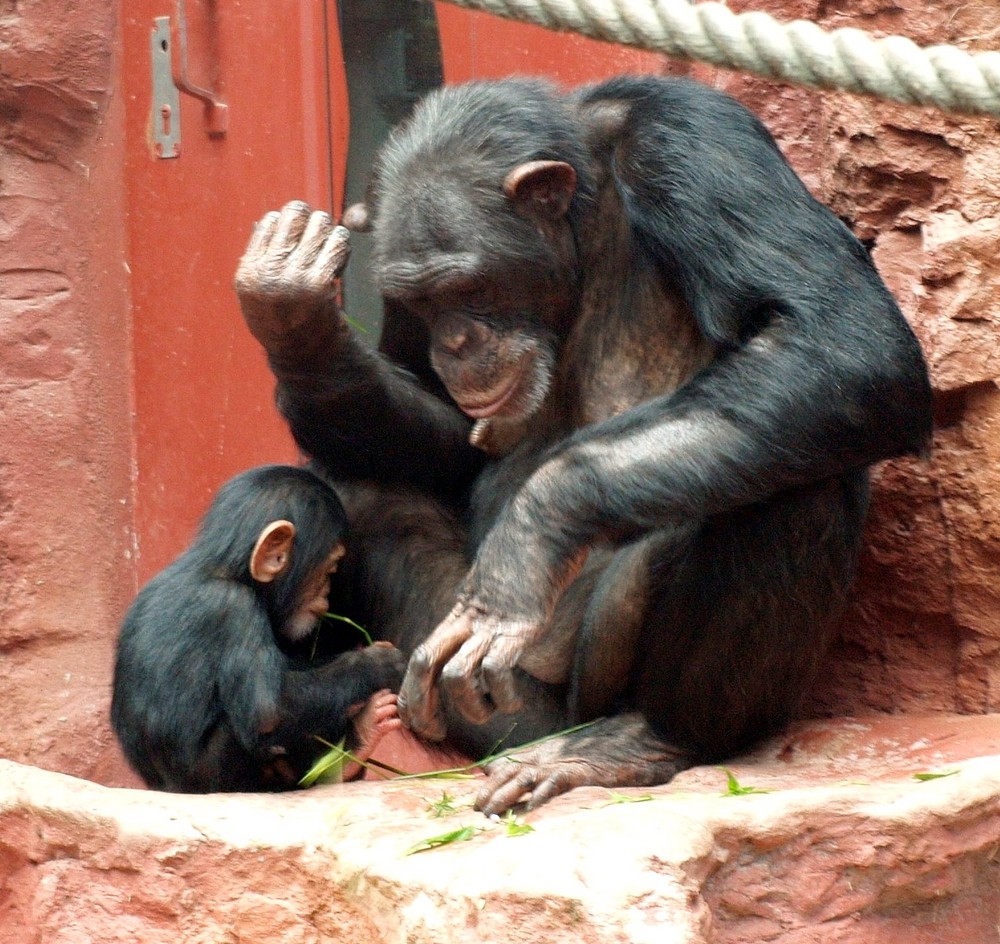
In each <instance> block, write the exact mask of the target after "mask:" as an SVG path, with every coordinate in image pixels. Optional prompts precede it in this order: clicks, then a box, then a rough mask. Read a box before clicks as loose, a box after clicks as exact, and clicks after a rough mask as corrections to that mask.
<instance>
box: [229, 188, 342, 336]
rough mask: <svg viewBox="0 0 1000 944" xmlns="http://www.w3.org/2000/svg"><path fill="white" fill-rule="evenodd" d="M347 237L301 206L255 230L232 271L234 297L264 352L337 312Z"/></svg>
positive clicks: (321, 214) (326, 216) (268, 218)
mask: <svg viewBox="0 0 1000 944" xmlns="http://www.w3.org/2000/svg"><path fill="white" fill-rule="evenodd" d="M348 235H349V234H348V231H347V230H346V229H345V228H344V227H343V226H335V225H334V223H333V219H332V218H331V216H330V214H329V213H327V212H325V211H323V210H310V208H309V207H308V206H307V205H306V204H305V203H303V202H301V201H299V200H295V201H293V202H291V203H288V204H286V205H285V206H284V207H283V208H282V209H281V210H280V211H272V212H270V213H268V214H266V215H265V216H264V217H262V218H261V219H260V221H259V222H258V223H257V224H256V226H255V227H254V231H253V234H252V235H251V237H250V241H249V243H248V244H247V248H246V251H245V252H244V253H243V258H242V259H240V264H239V267H238V268H237V270H236V293H237V295H238V296H239V300H240V307H241V308H242V309H243V317H244V318H245V319H246V323H247V326H248V327H249V328H250V331H251V332H252V333H253V335H254V337H255V338H257V340H258V341H260V343H261V344H263V345H264V347H265V349H266V350H268V351H269V352H273V351H275V350H276V349H278V348H280V347H281V346H282V344H283V343H287V342H288V341H289V340H292V339H294V338H295V337H296V336H297V335H298V334H299V333H300V329H302V328H303V327H309V328H312V327H313V326H314V322H315V321H316V320H317V318H318V317H329V312H330V311H331V310H333V311H336V308H335V302H336V297H337V284H336V280H337V278H338V276H339V275H340V274H341V272H343V269H344V266H345V265H346V263H347V257H348V255H349V254H350V246H349V245H348Z"/></svg>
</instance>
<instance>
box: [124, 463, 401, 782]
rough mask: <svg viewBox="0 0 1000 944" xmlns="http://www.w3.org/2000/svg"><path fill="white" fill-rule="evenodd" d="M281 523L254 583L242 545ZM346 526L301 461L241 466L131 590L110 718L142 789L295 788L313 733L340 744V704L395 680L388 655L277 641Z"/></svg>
mask: <svg viewBox="0 0 1000 944" xmlns="http://www.w3.org/2000/svg"><path fill="white" fill-rule="evenodd" d="M280 519H285V520H288V521H291V522H292V523H293V524H294V525H295V526H296V529H297V533H296V539H295V546H294V549H293V552H292V563H291V566H290V568H289V570H288V571H287V572H286V573H284V574H282V575H280V576H279V577H278V578H277V579H276V580H275V581H274V582H273V583H271V584H257V583H255V581H254V580H253V578H252V577H251V576H250V571H249V561H250V554H251V550H252V549H253V547H254V544H255V542H256V540H257V537H258V536H259V535H260V533H261V531H262V530H263V529H264V527H265V526H266V525H267V524H268V523H270V522H272V521H276V520H280ZM345 525H346V519H345V516H344V511H343V508H342V507H341V505H340V502H339V500H338V499H337V497H336V495H335V494H334V493H333V492H332V491H331V490H330V488H329V487H328V486H327V485H325V484H324V483H323V482H322V481H320V479H319V478H317V477H316V476H315V475H313V474H312V473H311V472H309V471H308V470H306V469H301V468H294V467H289V466H265V467H261V468H258V469H252V470H250V471H248V472H244V473H243V474H241V475H239V476H237V477H236V478H234V479H232V480H230V481H229V482H227V483H226V485H224V486H223V488H222V489H221V490H220V491H219V494H218V495H217V496H216V498H215V501H214V502H213V503H212V506H211V507H210V508H209V510H208V512H207V513H206V515H205V517H204V519H203V521H202V524H201V528H200V530H199V533H198V535H197V537H196V538H195V541H194V543H193V544H192V545H191V547H190V548H188V550H187V551H185V552H184V553H183V554H182V555H181V556H180V557H179V558H178V559H177V560H176V561H175V562H174V563H173V564H171V565H170V566H169V567H167V568H166V569H165V570H163V571H162V572H161V573H159V574H158V575H157V576H156V577H154V578H153V579H152V580H151V581H150V582H149V583H148V584H147V585H146V586H145V587H144V588H143V589H142V591H141V592H140V593H139V595H138V597H137V598H136V600H135V602H134V603H133V604H132V606H131V608H130V609H129V612H128V614H127V615H126V617H125V621H124V623H123V625H122V629H121V635H120V638H119V642H118V654H117V660H116V664H115V674H114V690H113V697H112V704H111V721H112V726H113V728H114V730H115V733H116V734H117V736H118V739H119V741H120V742H121V745H122V749H123V751H124V753H125V756H126V758H127V759H128V761H129V762H130V763H131V764H132V766H133V767H134V768H135V770H136V771H137V772H138V773H139V774H140V775H141V776H142V778H143V779H144V780H145V781H146V783H147V784H148V785H149V786H150V787H153V788H156V789H161V790H172V791H178V792H190V793H207V792H213V791H233V790H246V791H258V790H277V789H283V788H287V787H290V786H294V781H295V778H296V777H299V776H301V775H302V774H303V773H304V772H305V770H306V769H307V768H308V765H309V763H310V762H311V760H312V759H313V758H314V757H315V756H317V754H318V753H321V752H322V750H323V748H322V747H321V745H320V744H319V742H317V741H316V740H315V738H313V735H321V736H322V737H324V738H325V739H326V740H328V741H331V742H336V741H338V740H339V739H340V738H341V737H342V736H343V735H344V734H345V733H346V732H347V729H348V725H349V720H348V708H349V707H350V706H352V705H355V704H357V703H359V702H363V701H366V700H367V699H368V698H369V697H370V696H371V695H372V694H373V693H374V692H376V691H377V690H379V689H381V688H395V687H397V686H398V683H399V679H400V665H401V663H400V660H399V657H398V654H397V653H395V652H394V651H393V650H386V649H381V650H364V651H359V652H345V653H343V654H341V655H338V656H336V657H335V658H333V659H332V660H329V661H325V662H322V661H320V662H309V661H307V660H306V659H305V658H303V657H301V656H296V654H295V653H294V651H293V650H292V648H291V646H290V644H289V642H288V641H287V640H286V639H285V638H284V637H283V636H282V632H281V629H282V626H283V625H284V623H285V621H287V620H288V619H289V618H290V617H291V615H292V614H293V613H294V611H295V609H296V607H297V606H298V605H299V604H300V602H301V601H300V599H299V594H300V592H301V588H302V586H303V584H304V582H306V581H307V580H308V579H309V577H310V576H311V575H312V574H314V573H316V572H317V568H318V567H320V566H321V565H322V564H323V562H324V561H325V560H326V558H327V557H328V556H329V554H330V552H331V551H332V550H333V548H334V547H335V546H336V544H337V543H338V541H339V540H340V539H341V536H342V535H343V533H344V530H345ZM279 759H280V760H282V761H283V765H284V767H285V769H286V770H290V771H291V772H292V773H293V777H292V778H291V782H289V778H288V777H287V776H284V775H283V774H282V773H281V772H280V768H279V767H278V766H276V761H278V760H279Z"/></svg>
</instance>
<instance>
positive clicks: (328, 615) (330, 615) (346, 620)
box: [323, 613, 372, 646]
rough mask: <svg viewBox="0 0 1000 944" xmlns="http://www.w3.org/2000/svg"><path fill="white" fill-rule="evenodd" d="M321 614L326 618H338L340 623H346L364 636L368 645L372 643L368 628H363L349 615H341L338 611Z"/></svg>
mask: <svg viewBox="0 0 1000 944" xmlns="http://www.w3.org/2000/svg"><path fill="white" fill-rule="evenodd" d="M323 616H324V617H325V618H326V619H332V620H340V622H341V623H347V625H348V626H353V627H354V628H355V629H356V630H357V631H358V632H359V633H361V635H362V636H364V637H365V642H366V643H367V644H368V645H369V646H370V645H372V637H371V634H370V633H369V632H368V630H367V629H365V628H364V626H361V625H360V624H358V623H355V622H354V620H352V619H350V618H349V617H347V616H341V615H339V614H338V613H324V614H323Z"/></svg>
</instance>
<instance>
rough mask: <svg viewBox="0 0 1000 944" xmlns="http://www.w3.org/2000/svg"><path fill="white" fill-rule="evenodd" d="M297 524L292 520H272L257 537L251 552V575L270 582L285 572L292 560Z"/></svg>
mask: <svg viewBox="0 0 1000 944" xmlns="http://www.w3.org/2000/svg"><path fill="white" fill-rule="evenodd" d="M294 541H295V525H294V524H292V523H291V521H272V522H271V523H270V524H269V525H267V526H266V527H265V528H264V530H263V531H261V532H260V537H259V538H257V543H256V544H255V545H254V546H253V551H251V552H250V576H251V577H253V579H254V580H256V581H257V582H258V583H270V582H271V581H272V580H274V578H275V577H277V576H279V575H280V574H282V573H284V571H285V569H286V568H287V567H288V565H289V564H290V563H291V561H292V544H293V542H294Z"/></svg>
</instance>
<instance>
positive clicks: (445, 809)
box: [427, 791, 459, 819]
mask: <svg viewBox="0 0 1000 944" xmlns="http://www.w3.org/2000/svg"><path fill="white" fill-rule="evenodd" d="M458 809H459V808H458V807H457V806H455V798H454V797H453V796H452V795H451V794H450V793H448V792H447V791H442V792H441V799H440V800H436V801H435V802H433V803H431V804H430V805H429V806H428V807H427V811H428V812H429V813H430V814H431V816H433V817H434V818H435V819H440V818H441V817H442V816H450V815H451V814H452V813H457V812H458Z"/></svg>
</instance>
